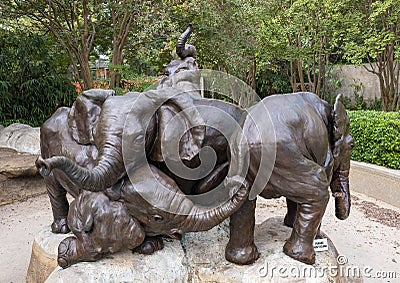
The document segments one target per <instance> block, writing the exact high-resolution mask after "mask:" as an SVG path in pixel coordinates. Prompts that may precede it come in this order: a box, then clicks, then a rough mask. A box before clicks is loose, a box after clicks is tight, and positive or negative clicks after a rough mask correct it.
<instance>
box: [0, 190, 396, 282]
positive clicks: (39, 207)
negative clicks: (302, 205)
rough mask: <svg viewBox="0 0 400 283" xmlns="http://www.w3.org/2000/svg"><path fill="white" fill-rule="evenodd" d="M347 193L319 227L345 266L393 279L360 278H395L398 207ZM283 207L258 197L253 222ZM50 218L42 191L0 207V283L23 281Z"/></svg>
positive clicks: (281, 212) (281, 203) (278, 212)
mask: <svg viewBox="0 0 400 283" xmlns="http://www.w3.org/2000/svg"><path fill="white" fill-rule="evenodd" d="M353 195H354V199H353V207H352V211H351V215H350V217H349V218H348V219H347V220H345V221H340V220H337V219H336V218H335V217H334V203H333V199H331V201H330V203H329V205H328V208H327V212H326V214H325V217H324V220H323V224H322V231H324V232H325V233H326V234H327V235H328V236H329V237H330V238H331V239H332V241H333V242H334V244H335V245H336V248H337V249H338V251H339V253H340V254H341V255H343V256H345V257H346V259H347V260H348V264H349V265H350V266H354V267H356V268H360V269H361V270H366V271H367V272H368V273H369V274H370V275H371V276H379V275H385V274H384V273H382V272H392V271H396V272H397V279H373V280H365V279H364V281H365V282H400V209H399V208H395V207H393V206H390V205H388V204H386V203H383V202H381V201H377V200H375V199H371V198H369V197H367V196H365V195H362V194H353ZM284 207H285V202H284V200H283V199H278V200H263V199H260V200H259V202H258V209H257V219H256V221H257V222H258V223H261V222H263V221H264V220H265V219H266V218H267V217H271V216H277V215H284V214H285V208H284ZM51 219H52V216H51V209H50V204H49V201H48V197H47V195H40V196H37V197H34V198H30V199H28V200H27V201H24V202H18V203H14V204H10V205H5V206H0V237H1V247H2V248H1V249H0V283H3V282H5V283H8V282H25V275H26V271H27V268H28V265H29V259H30V252H31V247H32V242H33V238H34V236H35V235H36V233H37V232H38V231H39V230H40V229H41V228H42V227H43V226H44V225H48V224H50V222H51ZM288 236H289V235H288ZM379 272H381V273H379ZM364 278H365V276H364ZM288 282H290V280H289V279H288Z"/></svg>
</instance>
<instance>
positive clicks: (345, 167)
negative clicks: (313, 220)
mask: <svg viewBox="0 0 400 283" xmlns="http://www.w3.org/2000/svg"><path fill="white" fill-rule="evenodd" d="M349 172H350V161H348V162H346V163H344V164H343V163H342V164H340V165H339V168H338V169H337V170H336V172H335V173H334V174H333V178H332V182H331V190H332V194H333V196H334V197H335V215H336V217H337V218H338V219H340V220H345V219H346V218H347V217H348V216H349V214H350V207H351V200H350V189H349Z"/></svg>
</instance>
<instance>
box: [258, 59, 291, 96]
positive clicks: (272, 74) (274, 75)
mask: <svg viewBox="0 0 400 283" xmlns="http://www.w3.org/2000/svg"><path fill="white" fill-rule="evenodd" d="M256 78H257V88H256V92H257V94H258V96H259V97H260V98H264V97H266V96H268V95H272V94H277V93H289V92H291V91H292V87H291V85H290V81H289V78H288V76H287V75H286V74H285V73H284V72H283V71H281V70H279V69H275V68H271V67H268V66H265V67H261V68H258V70H257V77H256Z"/></svg>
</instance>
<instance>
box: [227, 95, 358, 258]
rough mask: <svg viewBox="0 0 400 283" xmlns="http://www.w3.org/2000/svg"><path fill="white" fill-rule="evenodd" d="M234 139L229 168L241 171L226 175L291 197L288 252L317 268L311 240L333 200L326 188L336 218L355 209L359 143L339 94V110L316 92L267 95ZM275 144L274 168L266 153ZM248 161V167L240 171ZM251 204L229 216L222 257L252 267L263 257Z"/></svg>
mask: <svg viewBox="0 0 400 283" xmlns="http://www.w3.org/2000/svg"><path fill="white" fill-rule="evenodd" d="M233 139H234V140H233V141H232V142H231V145H232V146H233V147H234V148H233V150H232V151H233V152H234V154H232V156H231V162H232V164H233V165H232V164H231V166H233V167H236V168H235V169H236V172H232V173H230V176H229V177H228V178H231V179H233V180H238V179H239V180H240V178H243V179H245V180H246V183H248V184H249V186H250V187H252V190H255V191H256V192H257V193H259V195H260V196H262V197H265V198H276V197H281V196H284V197H286V199H287V203H288V214H287V215H286V217H285V224H286V225H288V226H291V227H293V230H292V234H291V236H290V238H289V239H288V240H287V242H286V244H285V245H284V248H283V250H284V252H285V254H287V255H289V256H290V257H292V258H294V259H296V260H299V261H301V262H304V263H307V264H313V263H314V262H315V252H314V248H313V240H314V239H315V237H316V235H317V233H318V231H319V226H320V224H321V220H322V217H323V215H324V212H325V208H326V205H327V203H328V200H329V191H328V187H329V186H330V188H331V191H332V193H333V196H334V197H335V206H336V216H337V217H338V218H339V219H345V218H347V217H348V215H349V212H350V191H349V169H350V152H351V149H352V148H353V146H354V140H353V138H352V137H351V136H350V134H349V117H348V116H347V114H346V110H345V108H344V105H343V102H342V96H341V95H339V96H338V97H337V99H336V103H335V106H334V109H331V107H330V106H329V104H328V103H327V102H325V101H323V100H321V99H320V98H319V97H318V96H316V95H315V94H312V93H294V94H286V95H273V96H270V97H267V98H264V99H263V100H262V101H261V102H259V103H258V104H257V105H255V106H254V107H253V108H251V109H249V112H248V114H247V116H246V118H245V119H244V120H243V122H242V129H240V130H239V131H238V133H236V134H234V135H233ZM244 140H246V141H247V142H243V141H244ZM272 145H274V146H275V148H274V149H275V154H276V155H275V156H274V157H275V162H274V164H269V163H266V162H264V161H263V160H262V156H263V151H265V150H266V149H268V148H269V147H271V146H272ZM246 157H247V158H248V163H247V165H248V168H247V167H246V168H240V167H241V166H243V164H244V162H243V160H244V159H245V158H246ZM235 164H236V165H235ZM260 176H261V180H262V181H261V182H260ZM263 176H267V177H269V178H267V179H266V180H265V178H263ZM228 183H229V181H228ZM250 194H252V193H250ZM250 199H251V200H247V201H246V202H245V203H244V204H243V206H242V207H241V208H240V209H239V210H238V211H237V212H236V213H234V214H233V215H232V216H231V219H230V220H231V221H230V240H229V242H228V245H227V247H226V250H225V257H226V259H227V260H229V261H231V262H235V263H238V264H250V263H253V262H254V261H256V260H257V258H258V257H259V253H258V251H257V247H256V246H255V244H254V224H255V222H254V221H255V220H254V213H255V206H256V199H255V197H254V196H253V197H252V196H250Z"/></svg>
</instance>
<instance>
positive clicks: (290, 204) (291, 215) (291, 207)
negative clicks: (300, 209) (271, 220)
mask: <svg viewBox="0 0 400 283" xmlns="http://www.w3.org/2000/svg"><path fill="white" fill-rule="evenodd" d="M286 207H287V212H286V215H285V219H284V220H283V223H284V224H285V225H286V226H288V227H291V228H293V224H294V221H295V219H296V214H297V203H295V202H294V201H292V200H290V199H288V198H286Z"/></svg>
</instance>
